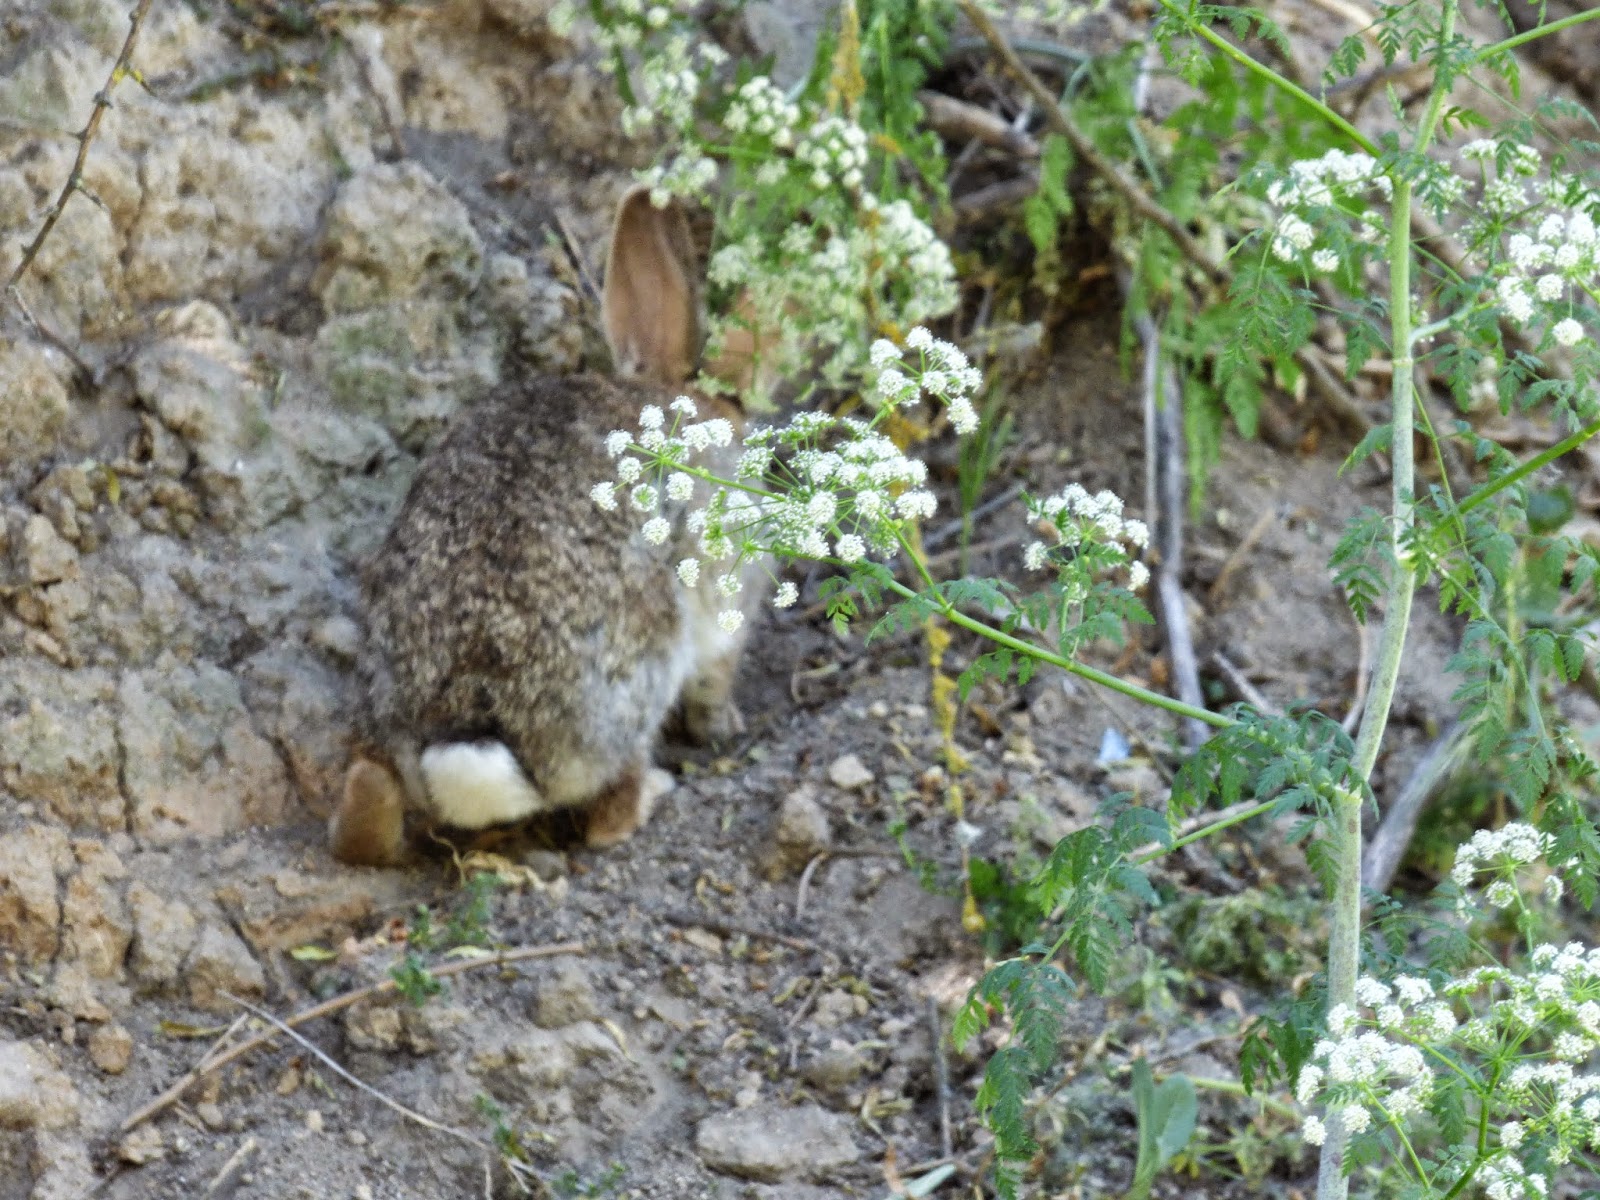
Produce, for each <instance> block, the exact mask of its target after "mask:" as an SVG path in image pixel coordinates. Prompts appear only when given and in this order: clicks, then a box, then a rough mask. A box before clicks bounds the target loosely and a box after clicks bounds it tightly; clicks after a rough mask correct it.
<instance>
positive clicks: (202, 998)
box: [187, 924, 267, 1011]
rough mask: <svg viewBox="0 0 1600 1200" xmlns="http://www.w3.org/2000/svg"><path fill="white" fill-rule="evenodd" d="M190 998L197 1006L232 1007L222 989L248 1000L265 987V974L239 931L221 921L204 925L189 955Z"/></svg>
mask: <svg viewBox="0 0 1600 1200" xmlns="http://www.w3.org/2000/svg"><path fill="white" fill-rule="evenodd" d="M187 974H188V976H189V999H190V1000H192V1001H193V1002H194V1004H195V1005H196V1006H197V1007H199V1008H206V1009H211V1010H213V1011H216V1010H232V1009H233V1007H234V1005H233V1002H232V1001H230V1000H229V999H228V998H227V997H226V996H224V995H223V994H222V993H224V992H230V993H232V994H233V995H235V996H239V997H242V998H243V999H246V1000H249V999H251V998H254V997H258V996H261V995H263V994H264V993H265V992H266V990H267V977H266V975H265V974H264V973H263V972H262V970H261V964H260V963H258V962H257V961H256V960H255V959H254V958H253V957H252V956H251V954H250V950H249V948H248V947H246V946H245V944H244V942H243V941H242V940H241V939H240V937H239V935H238V934H236V933H234V932H233V930H231V929H228V928H226V927H225V926H223V925H218V924H213V925H207V926H206V927H205V928H204V929H203V930H201V931H200V938H199V940H198V941H197V942H196V943H195V947H194V950H193V952H192V953H190V955H189V963H188V968H187Z"/></svg>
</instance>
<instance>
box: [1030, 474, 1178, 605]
mask: <svg viewBox="0 0 1600 1200" xmlns="http://www.w3.org/2000/svg"><path fill="white" fill-rule="evenodd" d="M1028 515H1029V516H1030V517H1032V518H1033V519H1034V521H1035V522H1039V523H1041V524H1042V525H1043V526H1044V527H1045V528H1046V529H1047V530H1048V531H1049V535H1050V537H1051V539H1052V541H1051V542H1032V543H1030V544H1029V545H1028V546H1027V548H1026V549H1024V550H1023V552H1022V561H1023V564H1024V565H1025V566H1026V567H1027V568H1028V570H1030V571H1042V570H1044V569H1045V568H1046V567H1048V566H1054V567H1056V568H1057V569H1058V570H1060V569H1061V568H1062V567H1063V566H1064V565H1065V564H1066V563H1068V562H1072V561H1076V560H1077V559H1078V558H1079V557H1081V555H1080V551H1081V550H1082V549H1083V548H1084V547H1088V546H1093V547H1096V548H1097V549H1098V550H1100V551H1101V552H1102V553H1104V552H1106V551H1110V552H1111V554H1112V556H1113V561H1112V563H1110V564H1107V565H1126V566H1127V569H1128V587H1129V588H1130V589H1131V590H1133V591H1136V592H1137V591H1139V590H1140V589H1141V588H1143V587H1144V585H1145V584H1146V583H1148V582H1149V581H1150V568H1148V567H1147V566H1145V565H1144V563H1142V562H1140V561H1138V560H1137V559H1135V558H1133V557H1132V555H1131V554H1129V553H1128V552H1127V550H1124V549H1123V547H1124V546H1126V547H1131V548H1132V549H1133V550H1143V549H1145V548H1146V547H1147V546H1148V545H1149V544H1150V530H1149V529H1148V528H1147V527H1146V526H1145V523H1144V522H1143V521H1135V520H1131V519H1127V518H1124V517H1123V515H1122V501H1121V500H1120V499H1119V498H1118V497H1117V496H1115V495H1113V494H1112V493H1111V492H1097V493H1096V494H1094V495H1092V496H1091V495H1090V494H1089V493H1088V491H1087V490H1085V489H1084V488H1083V487H1082V486H1080V485H1079V484H1076V483H1069V484H1068V485H1067V486H1066V487H1065V488H1064V489H1062V490H1061V491H1060V492H1058V493H1057V494H1056V495H1054V496H1047V497H1046V498H1045V499H1043V500H1037V499H1033V498H1032V497H1030V498H1029V499H1028ZM1097 565H1098V564H1097Z"/></svg>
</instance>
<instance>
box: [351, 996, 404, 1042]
mask: <svg viewBox="0 0 1600 1200" xmlns="http://www.w3.org/2000/svg"><path fill="white" fill-rule="evenodd" d="M404 1032H405V1022H404V1021H402V1020H401V1017H400V1013H399V1012H398V1011H397V1010H396V1009H394V1008H391V1007H389V1006H387V1005H358V1006H357V1007H355V1008H352V1009H351V1010H350V1012H349V1013H348V1014H347V1015H346V1016H345V1019H344V1035H345V1037H347V1038H349V1039H350V1044H351V1045H352V1046H354V1047H356V1048H357V1049H358V1050H377V1051H380V1052H382V1053H385V1054H390V1053H393V1052H394V1051H396V1050H398V1049H399V1048H400V1038H401V1036H402V1035H403V1034H404Z"/></svg>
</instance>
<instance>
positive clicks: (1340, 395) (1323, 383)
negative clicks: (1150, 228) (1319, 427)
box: [958, 0, 1371, 433]
mask: <svg viewBox="0 0 1600 1200" xmlns="http://www.w3.org/2000/svg"><path fill="white" fill-rule="evenodd" d="M958 3H959V4H960V6H961V12H962V14H963V15H964V16H965V17H966V18H967V20H968V21H970V22H971V23H972V26H973V28H974V29H976V30H977V31H978V32H979V33H980V34H982V36H983V39H984V41H986V42H987V43H988V44H989V47H990V49H991V50H993V51H994V53H995V55H996V56H997V57H998V58H999V59H1000V61H1001V62H1002V63H1004V64H1005V67H1006V70H1008V71H1009V72H1010V73H1011V74H1012V76H1013V77H1015V78H1016V80H1017V81H1018V82H1019V83H1021V84H1022V86H1023V88H1024V89H1025V90H1026V91H1027V93H1028V95H1029V96H1031V97H1032V98H1033V100H1034V101H1035V102H1036V103H1037V104H1038V105H1039V106H1040V107H1041V108H1042V109H1043V110H1044V116H1045V120H1046V121H1047V122H1048V123H1049V124H1050V127H1051V128H1052V129H1054V130H1055V131H1056V132H1057V133H1059V134H1060V135H1061V136H1062V137H1064V138H1066V139H1067V142H1068V143H1069V144H1070V145H1071V146H1072V149H1073V152H1074V153H1075V154H1076V155H1077V156H1078V158H1079V159H1081V160H1082V161H1083V162H1084V163H1085V164H1086V165H1087V166H1088V167H1089V168H1090V169H1091V170H1093V171H1094V172H1096V173H1097V174H1098V175H1100V176H1101V177H1102V178H1103V179H1105V181H1106V182H1107V183H1109V184H1110V185H1111V187H1112V189H1113V190H1114V191H1115V192H1116V193H1117V194H1118V195H1120V196H1121V197H1122V198H1123V200H1124V201H1125V202H1126V203H1127V205H1128V207H1129V208H1131V209H1132V210H1133V211H1134V212H1135V213H1136V214H1137V215H1139V216H1140V217H1142V218H1144V219H1145V220H1146V221H1148V222H1149V223H1150V224H1152V225H1154V226H1156V228H1158V229H1160V230H1161V231H1162V232H1163V233H1165V234H1166V235H1167V236H1168V237H1170V238H1171V239H1172V240H1173V242H1174V243H1175V244H1176V245H1177V247H1178V249H1179V250H1180V251H1181V252H1182V253H1183V255H1184V257H1185V258H1187V259H1188V260H1189V261H1190V262H1192V263H1194V264H1195V265H1196V266H1197V267H1199V268H1200V270H1202V271H1203V272H1205V274H1206V276H1207V277H1208V278H1209V279H1210V280H1211V281H1212V282H1213V283H1214V284H1216V285H1217V286H1218V287H1221V288H1226V287H1228V285H1229V284H1231V283H1232V282H1233V270H1232V268H1231V267H1229V266H1228V264H1227V263H1226V262H1225V261H1223V260H1222V259H1219V258H1217V257H1215V256H1214V255H1212V254H1211V252H1210V251H1208V250H1207V249H1206V248H1205V247H1204V246H1202V245H1201V244H1200V241H1199V239H1197V238H1196V237H1195V236H1194V234H1192V233H1190V232H1189V231H1188V230H1187V229H1186V228H1184V225H1183V222H1181V221H1179V220H1178V218H1177V217H1175V216H1173V215H1172V214H1171V213H1169V212H1168V211H1167V210H1166V209H1164V208H1162V207H1161V205H1160V204H1159V203H1157V202H1156V200H1155V199H1154V198H1153V197H1152V196H1151V195H1150V193H1149V192H1147V191H1145V189H1144V188H1143V187H1141V186H1140V185H1139V183H1138V182H1137V181H1136V180H1134V179H1133V178H1132V177H1131V176H1130V175H1129V174H1128V173H1127V172H1126V171H1124V170H1123V169H1122V168H1121V167H1120V166H1119V165H1118V164H1116V163H1115V162H1113V161H1112V160H1111V159H1110V158H1108V157H1106V156H1105V155H1104V154H1102V153H1101V152H1100V148H1099V147H1098V146H1096V145H1095V144H1094V141H1093V139H1091V138H1090V137H1089V135H1088V134H1087V133H1085V132H1084V131H1083V129H1082V128H1081V127H1080V126H1079V125H1078V123H1077V122H1076V121H1074V120H1073V119H1072V118H1071V117H1070V116H1069V115H1068V114H1067V112H1066V110H1065V109H1063V108H1062V107H1061V101H1060V99H1059V98H1058V97H1057V96H1055V95H1054V94H1053V93H1052V92H1051V91H1050V89H1049V88H1047V87H1046V86H1045V85H1044V81H1043V80H1041V79H1040V78H1039V76H1038V75H1037V74H1035V73H1034V72H1033V70H1032V69H1031V68H1030V67H1029V66H1028V64H1027V63H1025V62H1023V61H1022V59H1021V58H1020V57H1019V56H1018V54H1017V52H1016V50H1015V49H1013V48H1012V45H1011V43H1010V42H1009V41H1007V40H1006V36H1005V35H1004V34H1003V33H1001V32H1000V30H999V29H998V28H997V27H996V26H995V23H994V22H993V21H992V20H990V19H989V16H988V14H986V13H985V12H984V11H983V10H982V9H981V8H979V7H978V5H977V3H976V2H975V0H958ZM1206 32H1209V31H1206ZM1212 36H1213V37H1214V36H1215V35H1212ZM1235 53H1237V51H1235ZM1262 69H1263V70H1265V68H1262ZM1269 74H1273V73H1271V72H1269ZM1273 77H1274V78H1276V79H1279V80H1281V82H1282V83H1283V85H1284V86H1286V87H1289V88H1293V87H1294V85H1293V84H1291V83H1289V81H1288V80H1284V79H1282V77H1281V76H1276V75H1275V74H1274V75H1273ZM1311 103H1312V104H1313V106H1314V107H1316V108H1317V109H1318V110H1319V111H1323V110H1326V111H1327V112H1328V113H1331V114H1332V116H1333V117H1334V118H1335V120H1337V121H1341V122H1342V121H1343V118H1341V117H1339V116H1338V114H1337V113H1333V112H1332V110H1331V109H1327V106H1326V105H1322V104H1318V103H1317V102H1316V101H1315V100H1313V101H1312V102H1311ZM1345 124H1348V122H1345ZM1294 357H1295V361H1296V362H1298V363H1299V364H1300V365H1301V366H1302V367H1304V368H1305V370H1306V374H1307V376H1308V377H1309V378H1310V380H1311V382H1312V383H1313V384H1315V385H1316V388H1317V391H1318V393H1319V394H1321V395H1322V397H1323V398H1324V399H1325V400H1326V401H1327V402H1328V404H1329V406H1330V408H1332V410H1333V412H1334V414H1335V415H1336V416H1337V417H1338V418H1339V421H1340V423H1341V424H1342V425H1344V426H1346V427H1347V428H1348V429H1351V430H1354V431H1355V432H1357V433H1365V432H1366V430H1367V429H1368V428H1370V426H1371V422H1370V421H1369V420H1367V418H1366V416H1365V414H1364V413H1363V412H1362V410H1361V405H1360V404H1359V403H1358V402H1357V401H1356V399H1355V397H1354V396H1353V395H1351V394H1350V391H1349V389H1347V388H1346V387H1344V385H1343V384H1341V383H1340V382H1339V380H1338V377H1337V376H1335V375H1334V373H1333V372H1332V371H1331V370H1329V369H1328V366H1327V363H1326V362H1325V361H1324V360H1323V358H1322V355H1321V354H1320V353H1319V352H1318V351H1317V350H1316V349H1315V348H1314V347H1311V346H1302V347H1300V349H1299V350H1297V351H1295V355H1294Z"/></svg>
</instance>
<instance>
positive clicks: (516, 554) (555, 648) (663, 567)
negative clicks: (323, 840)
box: [330, 192, 761, 863]
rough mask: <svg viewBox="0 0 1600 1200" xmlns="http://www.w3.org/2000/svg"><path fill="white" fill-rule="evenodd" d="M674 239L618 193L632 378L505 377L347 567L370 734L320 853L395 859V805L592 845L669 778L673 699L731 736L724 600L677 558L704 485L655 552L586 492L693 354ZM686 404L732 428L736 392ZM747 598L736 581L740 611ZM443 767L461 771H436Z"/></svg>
mask: <svg viewBox="0 0 1600 1200" xmlns="http://www.w3.org/2000/svg"><path fill="white" fill-rule="evenodd" d="M686 243H687V238H686V236H685V235H684V230H683V222H682V214H681V213H679V212H677V211H675V210H672V209H669V210H666V211H662V210H656V209H653V208H651V207H650V205H649V202H648V199H647V197H646V196H645V195H644V194H643V193H642V192H635V193H633V194H631V195H630V196H629V197H628V198H627V199H625V200H624V202H623V205H622V208H621V210H620V212H619V216H618V223H617V230H616V232H615V233H614V235H613V242H612V252H611V256H610V265H609V269H608V273H607V280H606V303H605V316H606V324H607V333H608V336H609V338H610V340H611V342H612V346H613V351H614V355H615V357H616V359H617V361H618V364H619V369H627V370H628V371H630V373H632V374H633V375H634V376H635V378H633V379H623V380H612V379H606V378H603V377H600V376H594V375H586V376H579V377H575V378H533V379H521V380H517V381H514V382H511V383H509V384H507V385H505V386H503V387H502V388H501V389H500V390H499V391H498V392H496V393H495V394H494V395H493V396H492V397H491V398H490V399H488V400H487V401H485V402H484V403H482V404H480V405H479V406H477V407H476V408H473V409H471V410H469V411H467V412H464V413H463V414H462V416H461V418H460V419H459V421H458V423H457V425H456V426H455V427H454V428H453V429H452V430H451V431H450V433H449V434H448V435H447V436H446V438H445V439H444V441H443V442H442V443H441V444H440V446H439V447H438V448H437V450H436V451H435V452H434V453H433V454H432V455H431V456H430V457H429V458H428V459H427V461H426V462H425V463H424V464H423V466H422V468H421V470H420V471H419V473H418V475H417V478H416V480H415V482H414V483H413V485H412V488H411V491H410V494H409V495H408V496H407V498H406V500H405V503H404V504H403V505H402V507H401V509H400V512H399V515H398V516H397V518H396V519H395V522H394V525H393V527H392V528H391V529H390V531H389V535H388V538H387V539H386V540H385V542H384V544H383V546H382V548H381V549H380V550H379V551H378V553H377V554H376V556H375V557H374V558H373V560H372V561H371V563H370V564H369V565H368V567H367V570H366V571H365V573H364V575H363V580H362V583H363V587H362V594H363V600H364V604H365V610H366V619H367V633H368V645H367V651H366V654H365V658H364V664H363V665H364V674H365V676H366V679H367V683H368V686H369V689H370V700H371V711H370V716H371V720H372V736H371V739H370V741H371V746H370V748H369V750H367V751H366V752H364V753H362V754H360V755H358V756H357V758H356V759H355V761H354V762H353V763H352V764H351V767H350V770H349V772H348V774H347V778H346V783H345V794H344V797H343V799H342V801H341V803H340V805H339V808H338V811H337V812H336V813H335V815H334V819H333V822H332V826H331V831H330V832H331V838H332V844H333V850H334V853H335V855H336V856H337V857H339V858H341V859H343V860H345V861H348V862H365V863H387V862H393V861H396V860H397V859H398V858H399V857H400V856H401V855H402V854H403V852H404V839H403V837H402V835H401V824H402V814H403V812H404V810H405V809H407V808H420V809H422V810H424V811H427V812H431V813H432V815H433V816H435V817H436V818H442V819H443V820H444V821H445V822H446V823H450V824H462V825H482V824H488V823H491V822H492V821H494V820H504V819H512V818H518V817H521V816H526V815H528V814H529V813H531V812H537V811H545V810H549V809H556V808H567V807H580V808H585V809H587V810H588V812H589V826H588V832H589V840H590V842H591V843H592V844H602V845H603V844H611V843H613V842H615V841H620V840H621V839H622V838H624V837H626V836H628V835H629V834H630V833H632V832H633V831H634V829H636V828H637V827H638V825H639V824H641V823H642V822H643V820H644V819H645V818H646V817H647V816H648V810H649V806H650V804H651V802H652V801H653V799H654V798H655V794H656V793H658V792H659V791H661V790H664V789H663V784H662V781H661V778H660V773H659V772H654V771H652V769H651V768H650V753H651V748H652V744H653V743H654V741H655V739H656V737H657V734H658V733H659V731H660V729H661V727H662V724H663V723H664V721H665V720H666V718H667V716H668V713H669V711H671V710H672V709H673V708H674V707H675V706H677V705H679V704H680V703H681V705H682V708H683V716H684V723H685V725H686V727H687V728H688V730H689V731H690V732H691V733H695V734H699V735H701V736H706V735H710V734H714V733H718V732H723V731H726V730H729V729H731V728H736V727H737V724H738V718H737V714H736V713H734V712H733V711H732V709H731V705H730V701H729V693H730V691H731V687H732V681H733V675H734V671H735V669H736V665H737V658H738V651H739V642H740V639H739V638H737V637H734V636H729V635H727V634H724V633H723V632H722V631H721V629H720V628H719V627H718V626H717V625H716V622H715V615H716V612H717V611H718V609H720V608H721V607H722V606H723V605H724V604H725V603H726V601H723V600H721V599H719V598H718V597H717V596H716V594H715V593H714V590H713V586H714V585H713V580H712V576H713V575H714V572H712V571H710V570H707V571H705V572H703V574H702V579H701V582H700V586H699V587H697V588H696V589H693V590H691V589H688V588H685V587H684V586H683V585H682V584H681V583H680V582H679V581H678V579H677V577H676V574H675V569H674V568H675V565H676V564H677V563H678V561H679V560H681V559H683V558H685V557H688V556H690V555H692V554H694V553H695V549H696V544H697V537H696V535H694V534H692V533H690V532H689V531H688V530H687V529H685V528H684V524H683V518H684V516H685V515H686V512H687V510H688V509H689V508H690V507H693V506H696V505H698V504H702V503H704V497H697V498H696V499H694V500H691V501H690V502H688V503H686V504H679V505H671V506H669V507H668V509H667V510H666V512H665V514H664V515H666V516H668V517H669V518H671V519H673V534H672V536H671V537H669V538H668V540H667V541H666V543H665V544H663V545H657V546H651V545H649V544H647V543H646V542H645V540H644V538H643V536H642V535H641V533H640V522H639V517H638V514H636V513H633V512H631V511H629V510H628V505H627V501H628V496H627V492H626V490H624V491H623V492H622V493H620V494H619V497H618V498H619V501H620V503H619V506H618V508H617V509H616V510H615V511H611V512H607V511H605V510H603V509H601V508H600V507H599V506H598V505H597V504H595V502H594V501H593V499H592V498H591V497H590V489H591V488H592V487H593V486H594V485H595V484H596V483H598V482H600V481H603V480H607V479H611V478H614V477H615V463H614V462H613V461H612V460H611V459H610V458H609V457H608V456H607V454H606V452H605V449H604V445H603V443H604V439H605V436H606V434H607V433H608V432H610V431H611V430H613V429H629V430H631V429H635V428H637V426H638V421H639V412H640V409H641V408H643V407H644V406H645V405H646V404H659V405H661V406H662V407H666V406H667V405H668V404H669V403H670V402H671V400H672V399H673V397H674V396H675V395H676V394H677V391H676V390H674V389H672V388H670V387H666V386H663V385H664V384H671V383H676V382H679V381H681V378H682V376H683V375H684V374H686V373H687V372H688V370H689V369H690V368H691V367H692V364H693V353H694V347H695V343H696V336H697V335H696V327H695V322H694V312H695V299H694V297H695V289H694V287H693V286H692V285H691V284H690V282H689V277H688V275H687V273H686V271H685V266H684V256H685V250H684V246H685V245H686ZM699 403H700V406H701V410H702V411H701V414H700V415H701V417H702V418H704V417H708V416H713V415H716V416H725V417H728V418H729V419H731V420H734V421H735V424H736V425H737V424H738V423H739V417H740V414H739V413H738V411H737V409H736V407H735V406H734V405H732V404H731V403H729V402H726V401H708V400H706V399H704V398H701V399H700V401H699ZM720 453H721V454H722V455H723V456H724V457H725V458H727V459H728V460H729V461H728V462H725V463H722V464H718V463H716V462H714V461H713V462H712V463H711V464H710V465H712V466H713V467H714V468H716V467H717V466H719V465H720V466H721V468H722V470H723V471H724V472H725V471H727V470H729V469H731V465H732V463H731V460H732V458H733V457H734V456H736V455H737V453H738V449H737V446H735V447H730V448H728V449H725V450H723V451H721V452H720ZM753 574H755V575H756V576H758V577H759V575H760V574H761V572H760V571H759V569H758V570H757V571H755V572H753ZM758 595H759V590H758V589H756V588H749V589H747V591H746V593H745V600H746V602H747V605H748V603H750V602H752V601H753V599H754V598H755V597H757V596H758ZM501 746H503V747H504V750H501V749H499V747H501ZM430 748H432V749H430ZM505 751H509V758H508V757H507V756H506V754H505ZM512 759H514V760H515V761H514V763H512V762H511V761H510V760H512ZM519 772H520V779H518V778H517V776H518V773H519ZM458 778H466V779H468V780H469V783H468V784H464V785H462V787H461V788H458V787H456V786H455V785H454V784H451V785H450V786H449V787H447V786H445V784H444V783H441V782H440V781H441V780H442V779H445V780H454V779H458ZM484 779H487V780H488V781H489V783H486V784H484V787H483V788H482V789H479V790H478V791H474V790H473V788H474V787H475V786H476V784H477V782H481V781H482V780H484ZM490 784H492V786H490ZM462 788H465V790H462ZM447 792H448V793H449V795H450V796H456V795H458V794H459V795H460V796H465V797H466V799H465V800H459V801H454V802H451V801H449V797H448V796H446V795H445V793H447ZM483 796H490V797H491V800H489V801H485V802H484V803H483V804H481V805H480V804H479V803H478V801H479V799H480V798H482V797H483ZM469 801H470V803H469ZM452 804H453V807H452Z"/></svg>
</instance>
